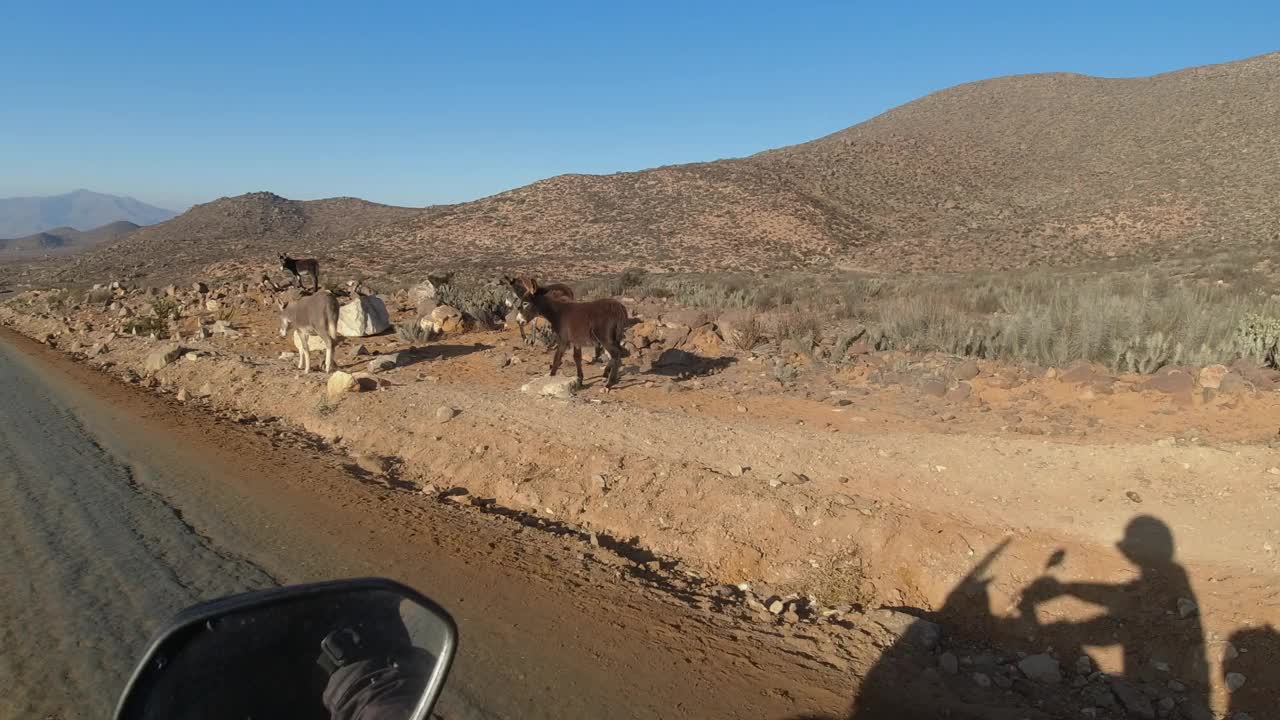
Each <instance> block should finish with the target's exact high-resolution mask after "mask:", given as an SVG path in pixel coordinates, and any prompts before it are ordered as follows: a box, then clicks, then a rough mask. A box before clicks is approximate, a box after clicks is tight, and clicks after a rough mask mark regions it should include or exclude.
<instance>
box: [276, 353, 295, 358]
mask: <svg viewBox="0 0 1280 720" xmlns="http://www.w3.org/2000/svg"><path fill="white" fill-rule="evenodd" d="M279 359H281V360H293V359H294V354H293V353H291V352H282V353H280V358H279Z"/></svg>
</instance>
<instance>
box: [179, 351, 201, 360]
mask: <svg viewBox="0 0 1280 720" xmlns="http://www.w3.org/2000/svg"><path fill="white" fill-rule="evenodd" d="M182 357H183V359H184V360H187V361H188V362H190V361H192V360H199V359H200V353H194V352H189V353H187V354H186V355H183V356H182Z"/></svg>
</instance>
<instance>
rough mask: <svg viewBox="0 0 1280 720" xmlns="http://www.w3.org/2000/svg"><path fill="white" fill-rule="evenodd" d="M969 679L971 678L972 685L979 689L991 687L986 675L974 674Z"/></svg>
mask: <svg viewBox="0 0 1280 720" xmlns="http://www.w3.org/2000/svg"><path fill="white" fill-rule="evenodd" d="M971 677H972V678H973V684H974V685H977V686H978V687H980V688H989V687H991V677H990V676H989V675H987V674H986V673H980V672H976V673H974V674H973V675H972V676H971Z"/></svg>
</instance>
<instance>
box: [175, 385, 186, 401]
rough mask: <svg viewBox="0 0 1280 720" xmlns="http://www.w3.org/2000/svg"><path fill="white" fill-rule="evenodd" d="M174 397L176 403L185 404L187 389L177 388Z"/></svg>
mask: <svg viewBox="0 0 1280 720" xmlns="http://www.w3.org/2000/svg"><path fill="white" fill-rule="evenodd" d="M174 397H176V398H177V399H178V402H186V401H187V389H186V388H178V393H177V395H175V396H174Z"/></svg>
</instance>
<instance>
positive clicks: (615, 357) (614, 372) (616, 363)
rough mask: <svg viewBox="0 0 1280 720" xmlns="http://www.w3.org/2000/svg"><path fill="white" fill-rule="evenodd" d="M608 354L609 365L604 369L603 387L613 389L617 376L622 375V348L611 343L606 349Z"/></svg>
mask: <svg viewBox="0 0 1280 720" xmlns="http://www.w3.org/2000/svg"><path fill="white" fill-rule="evenodd" d="M606 350H607V352H608V353H609V365H608V367H606V368H605V371H604V374H605V381H604V386H605V387H613V386H614V384H615V383H617V382H618V376H619V375H621V374H622V346H621V345H619V344H617V343H612V344H610V345H609V346H608V348H606Z"/></svg>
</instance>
